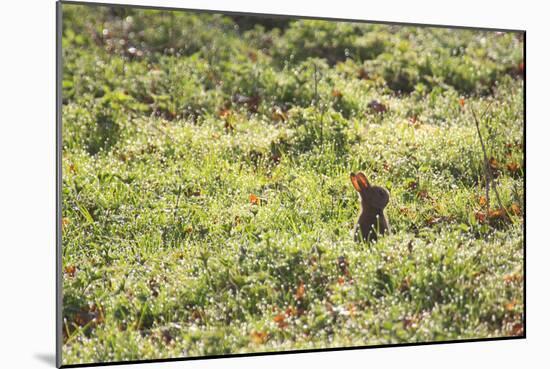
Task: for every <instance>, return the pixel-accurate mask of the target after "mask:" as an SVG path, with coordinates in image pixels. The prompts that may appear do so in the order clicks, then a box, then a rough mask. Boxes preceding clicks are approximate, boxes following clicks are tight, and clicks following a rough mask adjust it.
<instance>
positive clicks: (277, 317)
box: [273, 314, 288, 328]
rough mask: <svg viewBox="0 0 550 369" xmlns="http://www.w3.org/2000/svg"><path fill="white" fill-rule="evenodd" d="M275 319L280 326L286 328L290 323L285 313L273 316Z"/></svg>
mask: <svg viewBox="0 0 550 369" xmlns="http://www.w3.org/2000/svg"><path fill="white" fill-rule="evenodd" d="M273 321H274V322H275V323H277V325H278V326H279V328H285V327H286V326H288V323H287V321H286V316H285V314H277V315H275V318H273Z"/></svg>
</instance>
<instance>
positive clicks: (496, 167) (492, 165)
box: [489, 157, 500, 169]
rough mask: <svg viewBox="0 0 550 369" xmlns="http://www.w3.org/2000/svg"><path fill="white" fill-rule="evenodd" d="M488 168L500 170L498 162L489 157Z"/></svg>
mask: <svg viewBox="0 0 550 369" xmlns="http://www.w3.org/2000/svg"><path fill="white" fill-rule="evenodd" d="M489 166H490V167H491V168H493V169H498V168H500V164H499V162H498V161H497V159H495V158H493V157H491V159H489Z"/></svg>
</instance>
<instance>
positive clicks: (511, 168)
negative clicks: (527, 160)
mask: <svg viewBox="0 0 550 369" xmlns="http://www.w3.org/2000/svg"><path fill="white" fill-rule="evenodd" d="M506 168H507V169H508V170H509V171H510V172H512V173H515V172H517V171H518V170H519V164H518V163H516V162H512V163H508V164H506Z"/></svg>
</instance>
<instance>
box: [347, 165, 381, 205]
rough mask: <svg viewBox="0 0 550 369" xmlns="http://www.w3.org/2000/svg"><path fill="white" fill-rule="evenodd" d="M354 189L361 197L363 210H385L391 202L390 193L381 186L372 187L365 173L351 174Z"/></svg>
mask: <svg viewBox="0 0 550 369" xmlns="http://www.w3.org/2000/svg"><path fill="white" fill-rule="evenodd" d="M350 179H351V183H352V184H353V188H355V190H356V191H357V192H359V195H360V197H361V205H362V206H363V208H365V209H366V208H375V209H384V208H385V207H386V205H388V202H389V201H390V194H389V193H388V191H386V190H385V189H383V188H382V187H379V186H371V185H370V184H369V181H368V180H367V177H366V176H365V174H364V173H362V172H358V173H357V174H355V173H351V174H350Z"/></svg>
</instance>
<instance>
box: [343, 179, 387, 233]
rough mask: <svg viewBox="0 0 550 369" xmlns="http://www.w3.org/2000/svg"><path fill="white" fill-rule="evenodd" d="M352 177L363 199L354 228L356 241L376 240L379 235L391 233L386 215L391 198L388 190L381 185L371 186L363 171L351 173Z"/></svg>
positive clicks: (361, 199)
mask: <svg viewBox="0 0 550 369" xmlns="http://www.w3.org/2000/svg"><path fill="white" fill-rule="evenodd" d="M350 179H351V183H352V184H353V187H354V188H355V190H356V191H357V192H358V193H359V198H360V201H361V213H360V214H359V219H358V220H357V224H356V225H355V229H354V239H355V241H360V240H364V241H374V240H376V239H377V238H378V235H383V234H385V233H389V231H390V229H389V225H388V221H387V219H386V217H385V215H384V208H385V207H386V205H388V202H389V200H390V195H389V193H388V191H386V190H385V189H384V188H382V187H379V186H371V185H370V184H369V182H368V180H367V177H366V176H365V174H363V173H362V172H359V173H357V174H355V173H351V174H350ZM359 232H361V234H359Z"/></svg>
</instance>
